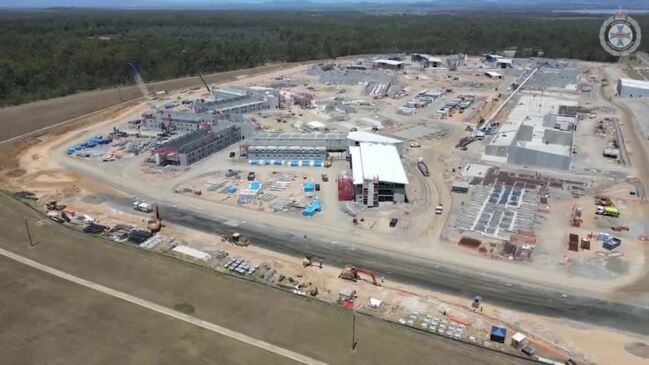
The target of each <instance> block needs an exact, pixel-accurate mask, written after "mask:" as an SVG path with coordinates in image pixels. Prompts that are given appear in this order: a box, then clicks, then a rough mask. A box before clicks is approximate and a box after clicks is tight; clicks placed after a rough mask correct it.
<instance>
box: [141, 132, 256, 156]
mask: <svg viewBox="0 0 649 365" xmlns="http://www.w3.org/2000/svg"><path fill="white" fill-rule="evenodd" d="M242 138H244V136H243V134H242V130H241V127H240V126H238V125H235V124H229V125H227V126H222V127H221V128H219V129H218V130H212V128H209V127H208V128H201V129H198V130H196V131H194V132H191V133H188V134H185V135H184V136H181V137H178V138H175V139H172V140H170V141H169V142H167V143H165V144H163V145H161V146H159V147H157V148H156V149H154V150H153V151H152V154H153V158H154V160H155V163H156V165H159V166H166V165H180V166H187V165H191V164H193V163H194V162H197V161H200V160H202V159H204V158H206V157H208V156H210V155H212V154H213V153H216V152H218V151H220V150H222V149H224V148H226V147H228V146H230V145H232V144H234V143H236V142H238V141H240V140H241V139H242Z"/></svg>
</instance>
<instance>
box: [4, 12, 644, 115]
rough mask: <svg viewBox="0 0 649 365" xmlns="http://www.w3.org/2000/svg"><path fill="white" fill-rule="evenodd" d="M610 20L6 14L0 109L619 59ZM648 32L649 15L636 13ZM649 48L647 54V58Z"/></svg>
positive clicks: (519, 16)
mask: <svg viewBox="0 0 649 365" xmlns="http://www.w3.org/2000/svg"><path fill="white" fill-rule="evenodd" d="M603 19H604V17H601V16H600V17H595V16H592V17H591V16H575V15H574V14H573V15H557V14H522V13H492V12H484V13H458V14H425V15H371V14H365V13H362V12H315V11H302V12H287V11H282V12H280V11H274V12H273V11H268V12H253V11H183V12H180V11H110V10H92V11H91V10H73V9H53V10H49V11H39V12H9V11H6V12H0V104H1V105H12V104H19V103H24V102H29V101H33V100H39V99H45V98H51V97H57V96H62V95H67V94H71V93H75V92H79V91H83V90H90V89H96V88H103V87H111V86H115V85H123V84H131V83H133V81H132V76H131V74H130V70H129V68H128V66H127V64H128V63H134V64H136V65H137V67H138V68H139V69H140V71H141V73H142V76H143V77H144V79H145V80H147V81H154V80H163V79H168V78H174V77H181V76H186V75H191V74H195V73H196V72H197V71H200V72H204V73H209V72H219V71H228V70H233V69H239V68H245V67H253V66H257V65H261V64H265V63H269V62H283V61H289V62H290V61H304V60H311V59H325V58H332V57H337V56H346V55H354V54H370V53H391V52H425V53H431V54H451V53H456V52H462V53H468V54H480V53H484V52H493V51H498V50H502V49H508V48H517V49H518V51H519V52H518V55H519V56H529V55H534V54H536V53H537V52H538V51H542V52H543V53H544V55H545V56H546V57H551V58H576V59H583V60H590V61H615V59H614V58H613V57H611V56H609V55H608V54H607V53H605V52H604V51H603V50H602V48H601V46H600V44H599V38H598V35H599V27H600V26H601V23H602V21H603ZM635 19H636V20H638V22H639V23H640V24H641V26H643V28H644V29H649V16H635ZM648 44H649V42H644V44H643V45H642V46H641V47H642V49H644V50H645V51H647V50H648V49H649V47H648Z"/></svg>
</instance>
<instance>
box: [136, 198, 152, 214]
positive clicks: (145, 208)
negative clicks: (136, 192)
mask: <svg viewBox="0 0 649 365" xmlns="http://www.w3.org/2000/svg"><path fill="white" fill-rule="evenodd" d="M133 209H135V210H139V211H140V212H144V213H151V212H153V205H151V203H147V202H141V201H135V202H133Z"/></svg>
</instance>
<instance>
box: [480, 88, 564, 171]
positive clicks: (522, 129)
mask: <svg viewBox="0 0 649 365" xmlns="http://www.w3.org/2000/svg"><path fill="white" fill-rule="evenodd" d="M570 103H573V104H575V105H576V103H574V102H572V101H570V100H565V99H558V98H556V97H551V96H541V95H524V96H522V97H521V100H520V103H519V104H518V105H517V106H516V107H514V109H513V110H512V111H511V113H510V114H509V117H508V118H507V121H506V122H505V123H503V124H502V125H501V127H500V129H499V131H498V132H497V133H495V137H494V138H493V139H492V140H491V141H490V143H489V144H488V145H487V147H486V148H485V154H484V155H483V159H485V160H490V161H496V162H501V163H508V164H517V165H523V166H530V167H531V166H534V167H542V168H550V169H559V170H569V169H570V164H571V156H572V153H571V152H572V144H573V131H574V129H575V125H576V119H575V118H574V117H569V116H562V115H558V114H557V113H558V109H559V107H560V104H570Z"/></svg>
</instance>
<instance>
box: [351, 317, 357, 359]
mask: <svg viewBox="0 0 649 365" xmlns="http://www.w3.org/2000/svg"><path fill="white" fill-rule="evenodd" d="M357 344H358V342H356V311H355V310H354V309H353V308H352V352H353V351H355V350H356V345H357Z"/></svg>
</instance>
